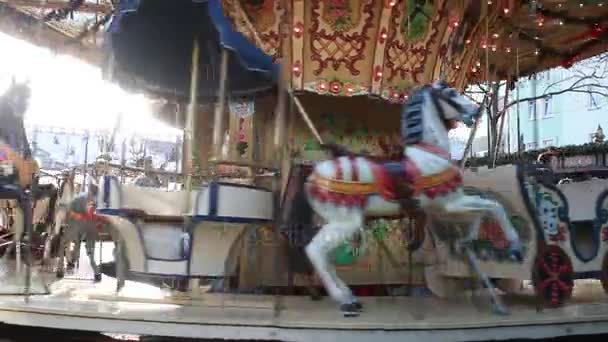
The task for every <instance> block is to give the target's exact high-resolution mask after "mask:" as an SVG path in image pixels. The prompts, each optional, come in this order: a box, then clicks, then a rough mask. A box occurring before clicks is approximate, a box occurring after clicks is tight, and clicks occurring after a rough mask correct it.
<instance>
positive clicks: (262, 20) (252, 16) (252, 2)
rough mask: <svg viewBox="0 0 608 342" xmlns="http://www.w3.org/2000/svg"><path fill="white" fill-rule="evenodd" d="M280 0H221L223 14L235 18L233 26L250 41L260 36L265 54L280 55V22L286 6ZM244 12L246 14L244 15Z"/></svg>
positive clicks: (283, 18)
mask: <svg viewBox="0 0 608 342" xmlns="http://www.w3.org/2000/svg"><path fill="white" fill-rule="evenodd" d="M283 3H284V1H282V0H222V5H223V7H224V12H225V14H226V15H227V16H228V17H230V18H232V19H233V20H235V22H234V24H235V27H236V28H237V29H238V30H239V31H240V32H241V33H243V34H244V35H245V36H246V37H247V38H248V39H249V40H250V41H251V42H254V43H257V41H258V40H257V39H256V37H255V36H256V35H257V36H258V37H259V38H260V40H261V42H262V46H258V47H259V48H261V49H262V50H263V51H264V52H265V53H266V54H267V55H269V56H272V57H273V58H275V59H277V58H280V57H281V44H282V40H281V34H280V33H281V30H280V27H281V23H282V21H284V20H285V17H284V16H285V14H286V8H285V6H284V5H283ZM245 13H246V16H245Z"/></svg>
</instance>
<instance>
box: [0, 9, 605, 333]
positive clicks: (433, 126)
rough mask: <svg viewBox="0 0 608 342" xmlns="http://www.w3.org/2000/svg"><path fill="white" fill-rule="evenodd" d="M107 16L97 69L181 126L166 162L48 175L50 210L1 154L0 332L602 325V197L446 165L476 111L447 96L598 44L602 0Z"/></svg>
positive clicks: (583, 329) (12, 157)
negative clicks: (164, 166) (454, 135)
mask: <svg viewBox="0 0 608 342" xmlns="http://www.w3.org/2000/svg"><path fill="white" fill-rule="evenodd" d="M5 3H7V4H9V6H10V3H11V1H6V2H5ZM86 3H88V2H85V4H86ZM70 4H71V3H70ZM114 5H115V7H112V6H114ZM114 5H112V6H109V8H106V7H103V6H99V4H98V6H99V10H102V9H103V10H104V11H108V12H107V13H109V14H108V15H111V21H109V24H108V25H107V27H106V29H105V33H104V35H103V37H104V39H103V43H102V44H100V47H99V49H101V50H100V51H102V53H100V56H101V57H102V58H101V59H102V62H101V63H100V66H101V67H102V69H103V71H104V75H105V76H106V77H107V79H108V80H109V81H112V82H116V83H118V84H119V85H121V86H122V87H124V88H127V89H133V90H138V91H144V92H146V93H147V94H149V95H150V96H151V97H155V98H156V99H158V101H159V103H160V104H161V105H159V106H158V108H159V109H158V113H157V116H158V117H159V118H161V119H162V120H164V121H166V122H167V123H170V124H172V125H174V126H175V127H179V128H181V129H183V132H184V142H185V144H184V146H183V158H182V159H183V160H182V167H181V170H179V171H178V172H167V171H158V172H157V171H154V170H150V169H149V168H148V169H143V170H139V169H137V168H126V167H125V165H114V164H112V163H109V162H107V161H104V160H101V159H99V160H97V161H96V162H95V163H94V165H91V166H90V167H89V168H88V169H87V171H86V173H87V177H88V179H89V183H88V186H86V187H85V188H84V191H83V192H81V193H78V192H77V191H75V190H74V172H73V171H72V172H67V173H65V174H63V175H61V176H60V177H58V180H59V182H58V183H57V185H56V186H53V188H52V189H54V190H55V192H54V193H53V192H51V195H49V198H52V201H51V200H47V202H48V203H50V204H48V205H47V207H48V209H45V210H47V211H45V213H51V212H52V214H48V215H47V216H44V215H42V216H41V215H40V214H38V215H32V213H33V212H34V211H33V210H34V208H35V207H36V206H34V205H33V204H32V203H33V202H35V203H38V202H39V201H41V200H42V199H43V198H46V197H44V196H42V195H37V194H39V193H41V190H40V189H41V185H40V184H39V183H40V182H39V180H38V175H39V174H40V171H38V169H37V168H36V167H35V165H34V166H29V164H27V165H26V166H24V165H25V164H24V163H26V162H27V154H19V153H18V152H16V151H17V148H16V147H15V146H11V144H10V142H8V143H7V145H5V146H4V151H6V152H5V155H6V157H5V158H3V160H2V162H1V163H2V164H1V165H2V168H1V170H2V178H1V179H2V191H1V192H0V194H2V200H5V201H6V202H10V205H8V204H7V206H8V208H10V211H3V213H4V212H7V213H9V212H10V215H9V214H7V215H5V216H3V220H2V221H1V222H2V223H3V225H5V226H6V227H7V228H6V229H7V230H8V231H11V232H12V234H13V235H14V236H15V238H13V239H12V241H13V242H12V244H13V245H14V246H16V247H17V248H16V250H17V251H20V250H21V249H25V251H26V260H25V265H22V262H21V261H20V259H19V257H18V256H19V254H17V256H16V257H15V258H14V259H15V261H13V258H12V257H11V256H10V255H9V256H8V257H6V258H5V260H4V262H3V267H4V268H5V269H9V270H10V271H7V272H4V275H3V279H4V282H5V283H6V285H4V284H3V285H2V286H3V289H0V290H2V291H0V292H3V295H2V296H0V320H2V321H3V322H5V323H8V324H17V325H26V326H41V327H50V328H60V329H73V330H87V331H100V329H102V330H103V331H102V332H104V333H120V334H133V335H139V336H157V335H162V336H170V337H190V338H204V339H228V340H241V339H242V340H245V339H246V340H276V341H310V340H313V339H316V340H320V341H330V340H332V341H333V340H334V339H349V340H354V341H368V340H370V339H381V340H382V341H403V340H419V339H428V340H430V341H446V340H450V341H481V340H499V339H500V340H508V339H516V338H536V339H542V338H550V337H558V336H565V335H584V334H601V333H608V324H607V323H608V302H607V298H608V297H607V293H606V292H608V240H607V238H606V237H608V226H607V224H606V222H607V219H606V210H608V209H607V208H608V200H607V198H608V196H607V195H606V194H607V193H608V184H606V183H604V182H605V181H603V180H602V181H601V182H598V181H596V180H593V181H591V182H593V184H591V183H590V184H587V183H585V182H582V183H564V184H555V183H554V182H552V181H548V180H547V179H548V177H547V173H549V174H551V173H555V170H551V169H550V168H547V165H546V164H543V163H540V162H537V163H520V164H511V165H503V166H493V165H492V166H490V167H472V168H467V167H465V165H467V160H466V155H467V153H466V151H465V153H464V156H465V157H464V158H463V159H462V160H459V161H454V160H452V157H451V154H450V143H449V139H448V132H449V131H450V130H451V129H453V128H455V127H457V126H459V125H460V126H462V125H464V126H467V127H469V128H471V129H470V132H471V138H470V139H469V147H470V142H471V141H472V138H473V137H474V135H475V132H476V130H477V127H478V123H479V122H480V117H481V115H482V113H483V110H484V109H485V108H486V107H487V104H488V103H492V101H498V99H496V98H492V97H490V96H486V97H484V98H483V99H482V100H481V101H480V102H481V103H477V102H476V101H474V100H473V99H471V98H469V97H467V96H465V95H464V94H463V92H464V89H465V88H466V87H468V86H470V85H473V84H476V83H479V84H480V83H489V82H498V81H505V80H506V81H508V83H509V84H515V83H517V82H518V81H519V80H520V79H521V78H522V77H526V76H531V75H534V74H536V73H538V72H541V71H543V70H547V69H550V68H554V67H558V66H562V67H570V66H572V65H573V64H574V63H576V62H577V61H579V60H582V59H585V58H589V57H593V56H595V55H598V54H600V53H604V52H605V51H607V50H608V44H607V43H606V38H607V36H606V35H607V34H608V22H607V21H606V18H608V3H606V5H604V3H603V2H602V1H581V2H580V4H578V3H577V4H576V6H574V5H573V4H572V3H571V2H569V1H529V2H528V1H511V0H503V1H488V2H485V1H483V2H479V1H468V0H462V1H447V0H445V1H441V0H440V1H429V0H426V1H424V0H423V1H405V0H404V1H389V0H386V1H370V0H360V1H359V0H349V1H318V0H306V1H275V0H265V1H248V0H230V1H219V0H207V1H190V0H181V1H175V0H174V1H171V2H169V1H158V0H140V1H120V2H119V3H118V4H114ZM70 6H73V4H71V5H70ZM91 6H92V5H91ZM11 8H13V9H14V10H15V11H20V13H25V12H27V11H24V10H23V8H22V7H20V6H18V4H17V3H16V2H15V5H14V6H13V7H11ZM87 8H88V10H91V9H90V8H92V7H87ZM95 8H97V7H95ZM71 10H72V11H78V7H77V6H76V7H75V8H71ZM89 43H90V42H89ZM539 160H540V159H539ZM126 169H129V170H130V171H132V172H138V171H141V172H145V173H146V174H147V175H148V174H156V175H158V176H159V177H161V178H162V177H168V178H171V179H172V180H173V181H175V182H176V183H180V184H183V187H180V188H179V189H173V190H167V189H164V188H160V187H155V186H142V184H143V183H140V184H138V183H136V182H135V183H129V182H125V180H124V179H125V177H123V173H124V172H125V170H126ZM31 175H34V176H33V177H31ZM549 178H550V177H549ZM47 187H48V186H47ZM42 188H44V187H42ZM49 189H50V187H49ZM589 189H591V190H593V191H591V192H590V191H588V190H589ZM53 194H54V195H53ZM53 196H54V197H53ZM47 202H45V203H47ZM585 203H587V205H585ZM589 203H595V205H589ZM47 207H44V208H47ZM51 210H52V211H51ZM38 216H40V217H47V218H48V217H51V218H49V219H48V220H47V221H44V222H45V226H44V227H45V231H46V233H45V234H44V235H43V237H44V239H45V243H44V244H42V245H43V253H42V254H41V255H42V257H41V258H38V259H40V260H38V259H37V258H34V257H32V251H33V250H34V249H35V248H34V247H35V246H34V244H33V243H32V236H34V229H33V223H34V221H35V220H34V219H32V217H38ZM15 218H17V219H15ZM49 221H50V222H49ZM582 221H584V222H592V223H593V224H589V225H580V224H578V223H579V222H582ZM581 231H582V233H581ZM103 236H108V237H109V240H111V242H109V243H101V241H102V240H104V238H103ZM581 236H582V237H583V238H581ZM17 237H19V238H17ZM105 240H108V238H106V239H105ZM83 241H84V242H85V243H84V244H83V247H82V248H83V250H84V251H85V253H82V254H80V253H79V251H80V248H79V246H80V243H81V242H83ZM97 243H99V249H97V248H96V246H97ZM74 246H75V247H74ZM34 259H36V260H34ZM104 260H105V261H106V264H104ZM108 260H111V262H110V263H107V261H108ZM104 265H105V267H104ZM108 265H109V266H108ZM13 267H17V270H18V272H14V271H13V270H12V268H13ZM107 268H110V269H111V270H110V271H108V270H107ZM83 274H84V275H85V276H78V275H83ZM21 290H23V291H21ZM4 292H6V293H4Z"/></svg>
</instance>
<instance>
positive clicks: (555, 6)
mask: <svg viewBox="0 0 608 342" xmlns="http://www.w3.org/2000/svg"><path fill="white" fill-rule="evenodd" d="M221 3H222V7H223V10H224V13H225V15H226V16H227V17H229V18H230V19H231V21H232V22H233V25H234V27H235V29H236V30H237V31H239V32H241V33H242V34H243V35H244V36H245V37H247V39H248V40H249V41H250V42H252V43H253V44H256V45H257V46H258V47H259V48H260V49H262V50H263V51H264V52H265V53H266V54H267V55H268V56H271V57H273V58H274V59H275V60H277V61H279V60H280V62H281V64H282V65H283V66H284V67H285V68H286V71H288V72H286V73H285V75H286V77H287V79H288V81H289V82H290V83H291V87H292V88H293V89H294V90H296V91H297V90H304V91H309V92H314V93H320V94H329V95H336V96H354V95H363V94H368V95H375V96H381V97H383V98H385V99H388V100H390V101H396V102H403V101H405V99H406V98H407V94H408V93H409V92H410V91H411V89H412V88H413V87H416V86H418V85H421V84H425V83H428V82H431V81H434V80H436V79H438V78H443V79H445V80H447V81H448V82H450V83H451V84H452V85H453V86H456V87H458V88H463V87H464V86H465V85H467V84H471V83H475V82H480V81H481V82H483V81H487V80H491V79H510V78H517V77H518V76H520V77H521V76H526V75H530V74H532V73H535V72H539V71H543V70H546V69H550V68H553V67H557V66H565V67H568V66H570V65H572V64H573V63H574V62H576V61H578V60H580V59H584V58H587V57H591V56H594V55H597V54H599V53H602V52H605V51H607V50H608V1H602V0H576V1H571V0H530V1H519V0H488V1H480V0H377V1H374V0H331V1H329V0H328V1H322V0H293V1H290V0H224V1H222V2H221Z"/></svg>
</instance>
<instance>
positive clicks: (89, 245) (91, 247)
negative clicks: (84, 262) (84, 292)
mask: <svg viewBox="0 0 608 342" xmlns="http://www.w3.org/2000/svg"><path fill="white" fill-rule="evenodd" d="M93 229H95V227H93ZM85 235H86V236H85V238H86V240H85V241H86V242H85V249H86V251H87V256H88V257H89V263H90V265H91V268H92V269H93V274H94V277H95V282H98V281H101V271H100V270H99V266H97V263H96V262H95V242H97V241H96V239H95V237H94V234H85Z"/></svg>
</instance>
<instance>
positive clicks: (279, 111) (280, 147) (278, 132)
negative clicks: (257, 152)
mask: <svg viewBox="0 0 608 342" xmlns="http://www.w3.org/2000/svg"><path fill="white" fill-rule="evenodd" d="M277 88H278V99H277V107H276V111H275V126H274V150H275V160H276V161H277V165H279V164H280V163H281V160H283V152H284V151H285V148H284V147H285V137H286V130H287V126H286V125H287V92H286V91H285V86H284V84H283V82H279V84H278V87H277Z"/></svg>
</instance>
